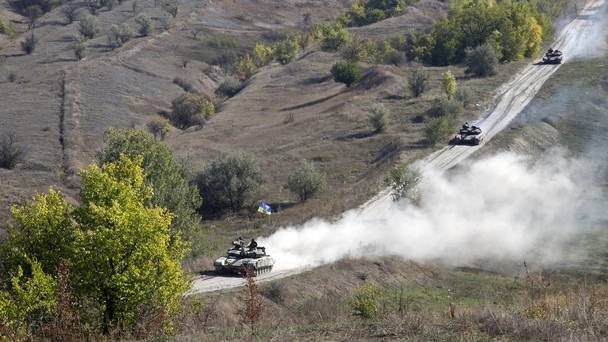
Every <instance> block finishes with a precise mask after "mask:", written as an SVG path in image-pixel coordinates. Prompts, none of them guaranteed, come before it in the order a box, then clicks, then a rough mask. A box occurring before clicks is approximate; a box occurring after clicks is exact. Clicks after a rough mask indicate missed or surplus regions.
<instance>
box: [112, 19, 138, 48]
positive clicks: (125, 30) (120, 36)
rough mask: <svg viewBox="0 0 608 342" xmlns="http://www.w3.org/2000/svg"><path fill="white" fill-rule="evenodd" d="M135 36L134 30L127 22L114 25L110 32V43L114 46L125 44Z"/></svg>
mask: <svg viewBox="0 0 608 342" xmlns="http://www.w3.org/2000/svg"><path fill="white" fill-rule="evenodd" d="M132 37H133V30H132V29H131V27H130V26H129V25H127V24H120V25H112V28H111V29H110V33H109V34H108V43H109V45H110V46H111V47H112V48H113V49H116V48H119V47H121V46H123V45H124V44H125V43H126V42H128V41H129V40H130V39H131V38H132Z"/></svg>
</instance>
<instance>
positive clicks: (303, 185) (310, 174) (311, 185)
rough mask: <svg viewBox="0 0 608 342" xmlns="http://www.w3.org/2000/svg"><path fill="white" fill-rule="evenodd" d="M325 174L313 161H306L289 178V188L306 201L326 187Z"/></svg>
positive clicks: (302, 200)
mask: <svg viewBox="0 0 608 342" xmlns="http://www.w3.org/2000/svg"><path fill="white" fill-rule="evenodd" d="M325 184H326V181H325V175H324V174H323V173H321V171H319V169H318V168H317V167H316V166H315V165H314V164H313V163H311V162H309V161H304V162H302V164H300V166H299V167H298V169H296V170H295V171H294V172H293V173H292V174H291V175H290V176H289V179H288V180H287V188H288V189H289V191H291V193H292V194H294V195H295V196H296V197H298V199H299V200H300V201H301V202H304V201H306V200H308V199H310V198H312V197H313V196H315V195H316V194H317V193H318V192H320V191H322V190H323V188H324V187H325Z"/></svg>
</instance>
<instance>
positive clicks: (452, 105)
mask: <svg viewBox="0 0 608 342" xmlns="http://www.w3.org/2000/svg"><path fill="white" fill-rule="evenodd" d="M463 110H464V108H463V106H462V102H460V101H458V100H455V99H454V100H448V99H446V98H443V97H440V98H435V99H434V100H433V102H432V103H431V108H430V109H429V111H428V114H429V115H430V116H432V117H435V118H438V117H442V116H457V115H458V114H461V113H462V112H463Z"/></svg>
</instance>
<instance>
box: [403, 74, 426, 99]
mask: <svg viewBox="0 0 608 342" xmlns="http://www.w3.org/2000/svg"><path fill="white" fill-rule="evenodd" d="M428 79H429V76H428V74H427V73H426V72H424V71H423V70H422V69H421V68H416V69H414V70H413V71H412V73H411V74H410V75H409V77H408V78H407V82H408V86H409V88H410V91H411V92H412V95H414V97H419V96H420V95H422V94H423V93H424V91H425V90H426V87H427V81H428Z"/></svg>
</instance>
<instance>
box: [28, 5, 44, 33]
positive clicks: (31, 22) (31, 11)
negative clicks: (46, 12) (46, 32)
mask: <svg viewBox="0 0 608 342" xmlns="http://www.w3.org/2000/svg"><path fill="white" fill-rule="evenodd" d="M24 13H25V16H26V18H27V29H28V30H33V29H35V28H36V23H37V22H38V18H40V17H41V16H42V14H43V12H42V8H40V6H38V5H31V6H28V7H26V8H25V10H24Z"/></svg>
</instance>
